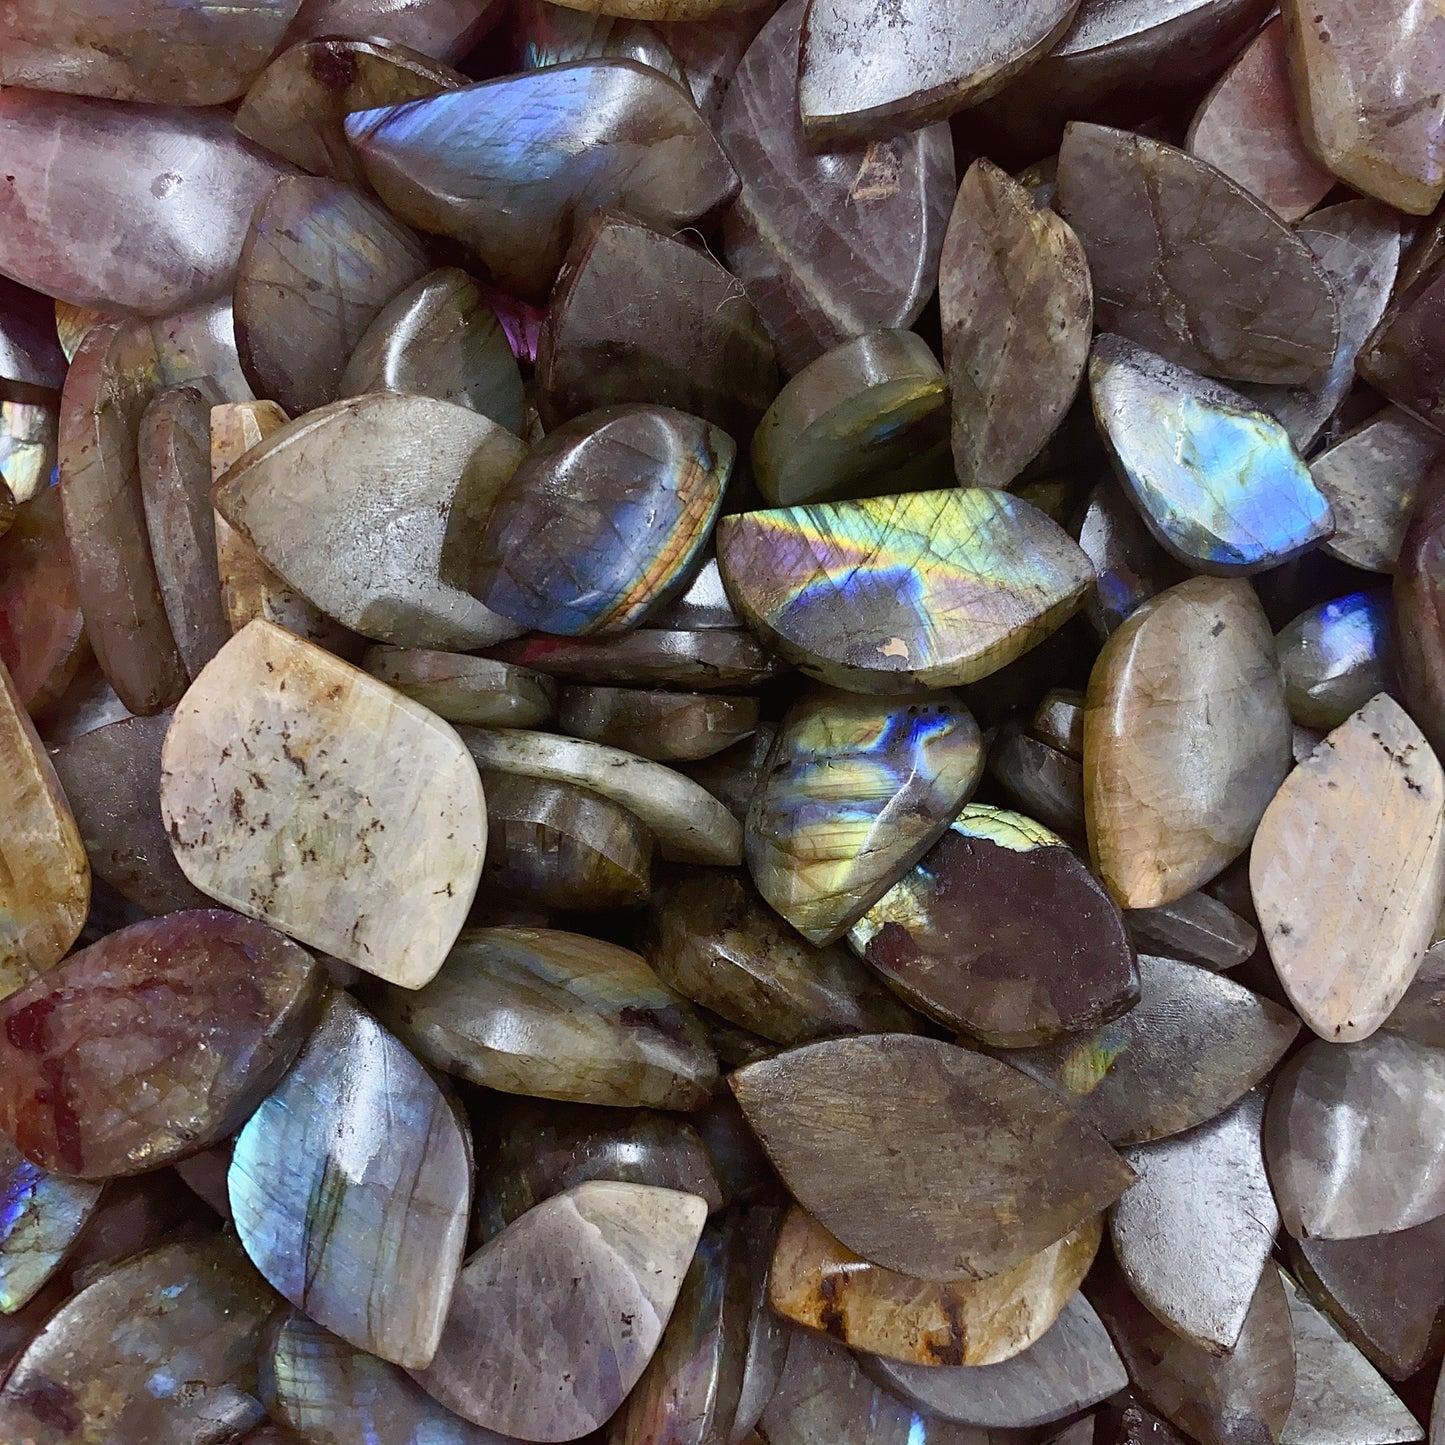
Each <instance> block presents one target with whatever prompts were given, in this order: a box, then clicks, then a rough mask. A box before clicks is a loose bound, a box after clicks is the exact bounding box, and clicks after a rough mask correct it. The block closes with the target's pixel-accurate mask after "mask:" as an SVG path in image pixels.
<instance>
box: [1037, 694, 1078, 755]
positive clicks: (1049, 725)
mask: <svg viewBox="0 0 1445 1445" xmlns="http://www.w3.org/2000/svg"><path fill="white" fill-rule="evenodd" d="M1029 729H1030V731H1031V732H1032V733H1033V735H1034V736H1035V737H1036V738H1038V739H1039V740H1040V741H1041V742H1044V743H1047V744H1048V745H1049V746H1050V747H1051V748H1058V750H1059V751H1060V752H1063V753H1067V754H1068V755H1069V756H1070V757H1071V758H1082V757H1083V756H1084V694H1083V693H1081V692H1076V691H1075V690H1073V689H1072V688H1065V687H1051V688H1050V689H1049V690H1048V692H1046V693H1045V694H1044V695H1043V697H1042V699H1041V700H1040V702H1039V705H1038V707H1037V708H1035V709H1034V715H1033V719H1032V721H1031V722H1030V723H1029Z"/></svg>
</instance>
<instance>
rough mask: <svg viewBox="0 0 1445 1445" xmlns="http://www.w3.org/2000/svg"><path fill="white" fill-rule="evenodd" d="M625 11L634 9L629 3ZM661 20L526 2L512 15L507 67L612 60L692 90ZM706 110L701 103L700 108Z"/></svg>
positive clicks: (669, 28)
mask: <svg viewBox="0 0 1445 1445" xmlns="http://www.w3.org/2000/svg"><path fill="white" fill-rule="evenodd" d="M623 8H628V7H627V6H626V5H625V4H624V6H623ZM659 18H661V17H653V16H649V17H648V18H646V19H640V18H639V19H632V18H629V17H626V16H621V15H610V14H607V15H604V14H602V13H601V12H600V11H596V10H590V9H589V10H582V9H575V10H574V9H568V8H567V7H565V6H562V5H554V4H550V3H549V0H522V3H521V4H518V5H516V6H515V7H513V11H512V25H511V35H510V40H511V43H512V47H513V55H512V57H509V64H508V66H507V68H508V69H516V70H540V69H542V68H543V67H544V66H548V65H566V64H567V63H568V62H569V61H573V60H599V59H601V58H603V57H604V56H612V57H615V58H620V59H623V60H636V61H638V62H639V63H640V64H642V65H650V66H651V67H652V68H653V69H654V70H658V71H661V72H662V74H663V75H666V76H669V77H671V78H672V79H673V80H675V81H677V82H678V84H679V85H687V83H688V82H687V77H686V76H685V75H684V74H683V71H682V67H681V65H680V63H679V61H678V58H677V56H675V55H674V54H673V53H672V50H671V48H670V46H669V45H668V35H669V34H670V33H671V32H672V30H673V29H674V28H675V27H674V26H673V25H666V26H659V25H658V24H656V23H654V20H655V19H659ZM665 32H666V33H665ZM689 89H691V87H689ZM702 108H703V107H702V102H701V101H700V100H699V101H698V109H699V110H701V109H702Z"/></svg>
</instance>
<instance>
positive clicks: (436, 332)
mask: <svg viewBox="0 0 1445 1445" xmlns="http://www.w3.org/2000/svg"><path fill="white" fill-rule="evenodd" d="M369 391H399V392H402V393H410V394H411V395H416V396H434V397H436V399H437V400H438V401H450V402H455V403H456V404H457V405H458V406H465V407H470V408H471V409H472V410H473V411H479V412H481V414H482V415H483V416H486V417H490V418H491V419H492V420H493V421H494V422H496V423H497V425H498V426H504V427H506V428H507V430H508V431H511V432H518V433H520V432H521V431H522V429H523V423H524V421H525V419H526V399H525V397H524V396H523V394H522V374H521V372H520V371H519V370H518V369H517V358H516V357H515V356H513V355H512V344H511V342H510V341H508V339H507V333H506V331H505V329H504V328H503V326H502V323H501V321H500V319H499V318H498V316H497V313H496V312H495V311H494V310H492V308H491V306H489V305H488V304H487V300H486V298H485V297H484V296H483V294H482V291H481V288H480V287H479V286H478V285H477V283H476V282H475V281H473V280H472V278H471V277H470V276H468V275H467V273H466V272H465V271H458V270H457V269H456V268H455V267H450V266H448V267H444V268H443V269H442V270H440V271H429V272H428V273H427V274H426V275H425V276H423V277H422V278H421V279H420V280H419V281H415V282H413V283H412V284H411V285H410V286H408V287H407V288H406V289H405V290H403V291H400V292H398V293H397V294H396V295H395V296H393V297H392V299H391V300H390V301H389V302H387V304H386V305H385V306H384V307H383V308H382V309H381V311H380V312H378V313H377V316H376V319H375V320H374V321H373V322H372V323H371V325H370V326H368V327H367V329H366V331H365V332H364V333H363V334H362V336H361V339H360V340H359V341H358V342H357V343H356V350H355V351H353V352H352V353H351V359H350V360H349V361H348V362H347V363H346V370H345V371H344V372H343V373H342V376H341V384H340V387H339V389H338V390H337V393H336V394H337V395H338V396H361V395H363V394H365V393H366V392H369Z"/></svg>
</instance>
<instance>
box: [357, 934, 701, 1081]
mask: <svg viewBox="0 0 1445 1445" xmlns="http://www.w3.org/2000/svg"><path fill="white" fill-rule="evenodd" d="M376 1003H377V1009H378V1017H379V1018H380V1019H381V1020H382V1022H383V1023H385V1024H387V1025H388V1026H389V1027H391V1028H393V1029H394V1030H395V1031H396V1032H397V1034H398V1035H399V1036H400V1037H401V1038H402V1039H403V1041H404V1042H406V1043H407V1044H409V1045H410V1046H411V1047H412V1048H413V1049H415V1050H416V1052H417V1053H418V1054H420V1055H421V1057H422V1058H423V1059H425V1060H426V1061H427V1062H428V1063H429V1064H432V1065H434V1066H435V1067H437V1068H439V1069H445V1070H446V1071H447V1072H448V1073H452V1074H456V1075H458V1076H460V1077H461V1078H464V1079H469V1080H470V1081H471V1082H472V1083H474V1084H481V1085H482V1086H484V1087H485V1088H490V1089H498V1090H500V1091H501V1092H502V1093H507V1094H531V1095H533V1096H535V1097H538V1098H543V1099H568V1100H572V1101H573V1102H576V1103H580V1104H613V1105H621V1106H624V1107H625V1106H639V1105H643V1106H648V1107H651V1108H659V1109H696V1108H698V1107H700V1106H701V1105H702V1104H705V1103H706V1102H707V1099H708V1096H709V1095H710V1094H711V1093H712V1091H713V1089H714V1088H715V1087H716V1086H717V1061H716V1059H715V1058H714V1057H713V1052H712V1047H711V1045H710V1044H709V1043H708V1041H707V1035H706V1034H705V1033H704V1032H703V1028H702V1024H701V1022H700V1021H699V1019H698V1017H697V1015H696V1014H695V1013H694V1012H693V1009H692V1006H691V1005H690V1004H689V1003H688V1002H687V1000H686V999H684V998H681V997H680V996H679V995H677V994H675V993H673V992H672V990H671V989H669V988H667V987H665V986H664V985H663V983H662V980H661V979H659V978H658V977H657V975H656V974H655V973H653V971H652V970H651V969H650V968H649V967H648V966H647V964H646V963H645V962H644V961H643V960H642V958H640V957H639V956H638V955H637V954H635V953H632V952H630V951H629V950H628V949H625V948H618V947H617V946H616V945H615V944H611V943H604V942H602V940H601V939H597V938H584V937H583V936H582V935H581V934H577V933H564V932H561V931H560V930H556V929H549V928H478V929H471V930H468V931H467V932H466V933H464V934H462V936H461V938H460V939H459V940H458V941H457V946H456V947H455V948H454V949H453V950H452V952H451V954H450V956H449V957H448V959H447V962H446V965H445V966H444V967H443V969H442V971H441V972H440V973H439V974H438V975H437V976H436V978H434V979H433V980H432V981H431V982H430V983H429V984H427V985H426V986H425V987H423V988H420V989H416V990H411V989H405V988H391V989H388V990H386V992H385V993H384V995H382V996H380V997H379V998H377V1000H376Z"/></svg>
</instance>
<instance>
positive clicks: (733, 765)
mask: <svg viewBox="0 0 1445 1445" xmlns="http://www.w3.org/2000/svg"><path fill="white" fill-rule="evenodd" d="M777 733H778V727H777V724H776V723H770V722H766V721H765V722H760V723H759V724H758V730H757V732H755V733H754V734H753V735H752V737H750V738H746V739H744V740H743V741H742V742H740V743H736V744H734V745H733V746H732V747H730V748H729V749H728V750H727V751H726V752H725V753H718V754H717V755H716V756H715V757H711V758H704V759H703V761H702V762H700V763H690V764H688V765H687V767H685V768H684V769H683V771H684V772H685V773H686V774H687V775H688V777H690V778H691V779H692V780H693V781H694V782H696V783H701V784H702V785H703V787H705V788H706V789H707V790H708V792H710V793H711V794H712V795H713V796H714V797H715V798H716V799H717V800H718V802H720V803H721V804H722V805H723V806H724V807H725V808H726V809H727V810H728V812H730V813H731V814H732V815H733V817H735V818H736V819H737V820H738V822H740V823H746V822H747V818H748V809H749V808H750V807H751V806H752V801H753V794H754V793H755V792H757V790H758V784H759V783H760V782H761V780H762V776H763V769H764V768H765V767H766V766H767V761H768V754H769V753H770V752H772V750H773V739H774V738H775V737H776V736H777Z"/></svg>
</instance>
